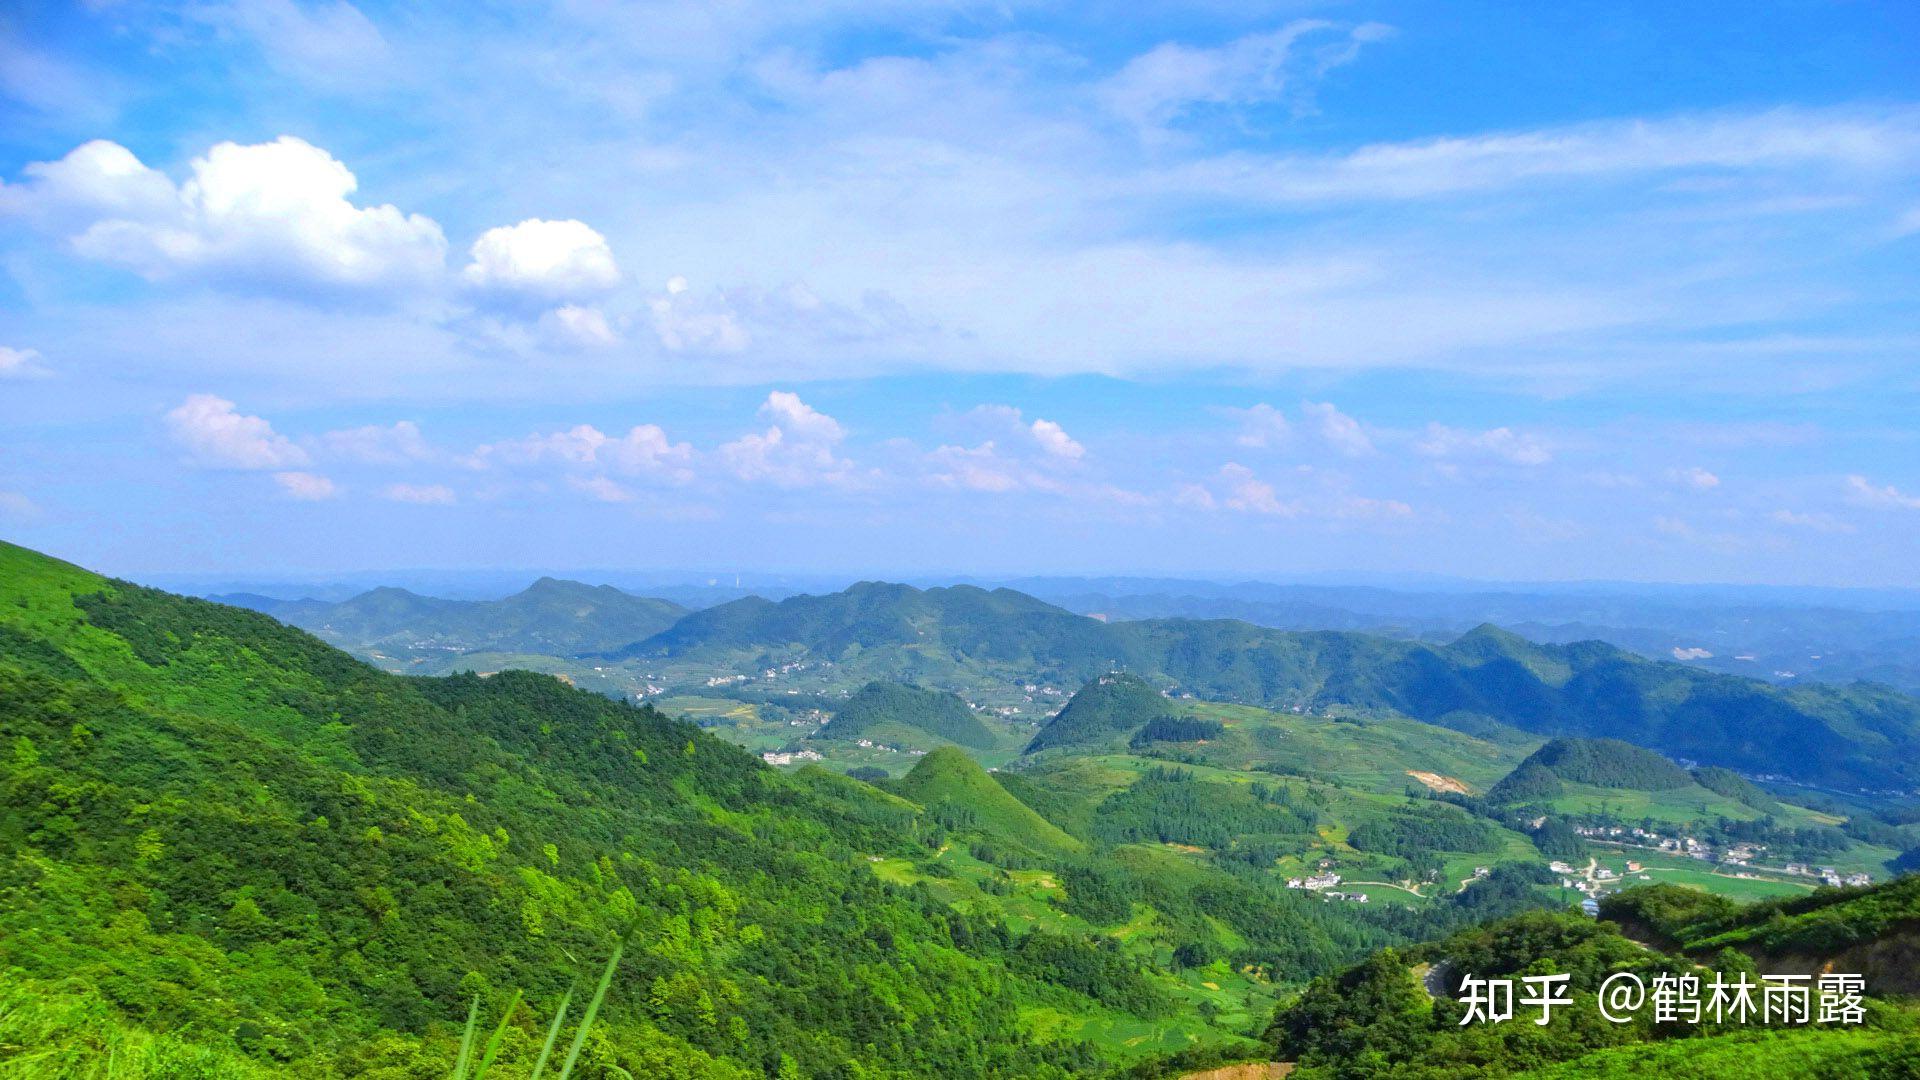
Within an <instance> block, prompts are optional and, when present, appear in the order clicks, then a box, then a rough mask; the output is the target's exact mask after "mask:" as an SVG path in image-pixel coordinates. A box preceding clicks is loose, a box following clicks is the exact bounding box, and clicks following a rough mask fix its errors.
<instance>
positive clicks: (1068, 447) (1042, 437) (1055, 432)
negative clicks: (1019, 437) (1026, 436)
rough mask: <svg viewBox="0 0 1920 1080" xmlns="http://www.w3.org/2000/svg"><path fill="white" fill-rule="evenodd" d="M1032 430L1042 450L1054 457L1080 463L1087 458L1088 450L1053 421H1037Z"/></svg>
mask: <svg viewBox="0 0 1920 1080" xmlns="http://www.w3.org/2000/svg"><path fill="white" fill-rule="evenodd" d="M1031 430H1032V432H1033V438H1034V441H1035V442H1037V443H1039V444H1040V449H1041V450H1043V451H1045V452H1046V453H1048V454H1051V455H1052V456H1054V457H1059V458H1067V459H1069V460H1072V461H1078V460H1079V459H1080V458H1082V457H1085V456H1086V453H1087V448H1086V447H1084V446H1081V445H1080V444H1079V443H1077V442H1075V441H1074V440H1073V437H1072V436H1070V435H1068V434H1067V433H1066V431H1065V430H1064V429H1062V428H1061V427H1060V425H1059V424H1056V423H1054V422H1053V421H1051V420H1035V421H1034V422H1033V427H1032V428H1031Z"/></svg>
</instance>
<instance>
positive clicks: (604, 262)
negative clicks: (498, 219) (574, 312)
mask: <svg viewBox="0 0 1920 1080" xmlns="http://www.w3.org/2000/svg"><path fill="white" fill-rule="evenodd" d="M472 255H473V261H472V262H470V263H468V264H467V267H466V269H465V270H463V271H461V276H462V277H463V278H464V279H465V280H466V282H467V283H468V284H469V285H472V286H474V287H476V288H479V289H484V290H489V291H496V292H503V293H514V294H520V295H524V296H528V297H534V298H539V299H543V300H549V301H551V300H566V299H574V298H578V297H584V296H593V295H597V294H599V293H603V292H606V291H607V290H609V289H611V288H613V287H614V286H616V285H618V284H619V283H620V268H619V267H618V266H617V265H615V263H614V261H613V251H612V249H611V248H609V247H608V246H607V239H606V237H604V236H601V235H600V234H599V233H598V232H596V231H594V230H593V229H592V228H591V227H589V226H588V225H587V224H586V223H585V222H581V221H573V220H566V221H544V220H541V219H539V218H529V219H527V220H526V221H522V222H521V223H519V224H518V225H503V226H501V227H499V228H496V229H488V230H487V231H486V232H484V233H482V234H480V239H478V240H475V241H474V242H473V251H472Z"/></svg>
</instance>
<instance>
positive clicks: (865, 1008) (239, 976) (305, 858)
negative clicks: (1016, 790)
mask: <svg viewBox="0 0 1920 1080" xmlns="http://www.w3.org/2000/svg"><path fill="white" fill-rule="evenodd" d="M0 748H3V749H4V753H3V754H0V853H3V854H0V971H3V972H5V973H6V981H7V982H8V983H9V984H11V986H12V988H13V989H14V990H19V989H21V988H25V990H26V992H27V993H28V994H29V999H30V1000H31V1001H32V1002H34V1003H35V1006H34V1007H35V1008H36V1009H38V1010H40V1012H39V1013H37V1014H35V1015H38V1016H41V1017H42V1018H44V1017H45V1016H49V1015H54V1014H56V1013H58V1012H59V1010H60V1009H68V1014H70V1015H73V1016H94V1017H95V1019H96V1020H99V1021H101V1022H103V1023H105V1022H109V1021H111V1022H114V1023H130V1024H136V1025H140V1026H144V1027H149V1028H154V1029H164V1030H168V1031H175V1032H184V1033H188V1035H187V1036H186V1037H190V1038H192V1039H193V1040H196V1041H197V1042H199V1043H202V1044H204V1045H203V1046H202V1049H204V1050H205V1051H206V1052H208V1053H213V1054H220V1055H239V1056H240V1057H242V1058H244V1059H245V1060H249V1061H253V1062H256V1063H263V1064H267V1065H273V1066H285V1067H286V1068H287V1069H288V1070H290V1071H291V1072H292V1073H293V1074H296V1075H301V1076H311V1077H324V1076H332V1075H365V1076H383V1077H400V1076H408V1077H411V1076H438V1075H444V1074H445V1071H446V1068H447V1065H448V1063H449V1062H450V1061H451V1058H452V1054H453V1049H454V1039H455V1036H454V1031H455V1025H456V1023H457V1022H458V1021H459V1020H460V1019H461V1018H462V1017H463V1016H464V1014H465V1010H466V1007H467V1004H468V1001H469V999H470V998H471V997H472V996H473V995H474V994H476V993H477V994H479V995H480V996H481V998H482V999H483V1001H484V1003H485V1007H486V1009H487V1010H488V1011H489V1012H493V1013H497V1012H498V1010H499V1009H501V1008H502V1007H503V1006H504V1005H505V1003H506V998H507V995H508V993H509V991H510V990H511V989H514V988H520V989H524V990H526V991H527V994H528V997H529V1001H530V1003H531V1004H532V1007H531V1008H527V1007H523V1010H522V1012H521V1013H520V1014H517V1015H516V1018H515V1021H514V1023H513V1032H514V1035H513V1038H512V1039H511V1040H510V1044H509V1048H508V1056H509V1058H513V1059H515V1060H521V1061H524V1058H523V1057H520V1056H519V1055H523V1054H526V1053H529V1052H530V1050H531V1048H532V1044H534V1043H536V1042H537V1040H538V1037H539V1030H538V1029H539V1024H540V1021H541V1019H543V1018H544V1016H545V1015H547V1014H548V1012H549V1011H550V1010H551V1008H552V1005H553V1003H554V1001H555V999H556V998H557V997H558V996H559V994H560V992H561V991H562V990H563V989H564V988H565V986H566V984H567V982H568V980H569V979H570V978H571V977H572V976H573V974H574V973H575V972H576V971H578V970H579V969H580V968H581V967H582V966H586V965H590V964H593V963H596V962H598V960H599V958H601V957H603V956H605V955H606V952H607V949H608V945H609V942H610V940H611V938H612V936H613V935H614V934H615V933H616V932H618V931H620V930H621V929H623V928H626V927H634V928H635V933H634V945H633V946H632V947H631V948H630V950H629V952H628V954H627V959H626V961H624V962H623V964H622V967H621V970H620V973H619V978H618V980H617V982H616V985H615V988H614V991H613V993H612V994H611V995H610V996H609V998H608V999H607V1003H606V1006H605V1008H604V1009H603V1011H602V1013H601V1023H600V1026H599V1027H598V1028H596V1029H595V1031H594V1033H593V1038H592V1039H591V1041H590V1044H589V1058H588V1060H589V1061H590V1063H591V1065H592V1067H591V1070H590V1071H589V1073H588V1074H587V1075H590V1076H598V1075H600V1074H601V1066H602V1065H606V1066H612V1065H615V1064H617V1065H620V1066H621V1067H623V1068H625V1069H626V1070H628V1071H629V1072H630V1073H631V1074H632V1075H635V1076H649V1077H654V1076H660V1077H668V1076H684V1077H694V1076H701V1077H738V1076H761V1075H773V1074H776V1073H778V1074H779V1075H783V1076H787V1075H791V1076H849V1077H850V1076H854V1075H860V1076H898V1077H907V1076H916V1077H917V1076H926V1075H943V1076H987V1075H1021V1076H1046V1075H1064V1074H1065V1073H1066V1072H1069V1071H1071V1072H1073V1073H1076V1074H1078V1073H1083V1072H1085V1071H1088V1070H1097V1069H1098V1067H1099V1060H1100V1059H1099V1055H1098V1054H1096V1052H1095V1051H1093V1050H1092V1049H1090V1048H1088V1047H1086V1046H1083V1045H1074V1044H1067V1043H1052V1044H1042V1043H1038V1042H1036V1041H1035V1039H1034V1038H1033V1037H1032V1034H1031V1031H1030V1028H1029V1027H1028V1025H1027V1024H1026V1023H1025V1022H1024V1021H1023V1020H1022V1015H1023V1010H1027V1009H1032V1008H1046V1009H1051V1010H1056V1011H1061V1012H1064V1013H1067V1014H1075V1015H1090V1014H1103V1013H1108V1012H1112V1011H1114V1010H1121V1011H1124V1009H1125V1008H1126V1002H1125V1001H1117V1002H1106V1001H1102V1000H1100V997H1099V995H1101V994H1102V993H1104V992H1105V989H1106V984H1103V983H1100V982H1098V981H1095V982H1086V981H1081V982H1079V983H1077V984H1075V985H1067V984H1066V983H1063V982H1061V981H1056V980H1055V978H1054V977H1053V975H1052V972H1054V971H1055V970H1056V968H1057V969H1058V970H1069V969H1072V968H1074V967H1075V964H1074V962H1073V958H1074V957H1076V956H1081V955H1083V954H1084V955H1085V956H1086V960H1087V963H1089V964H1095V963H1104V961H1098V958H1097V957H1095V956H1094V955H1093V950H1092V949H1091V947H1090V946H1089V945H1087V944H1086V943H1085V941H1084V940H1082V939H1080V938H1075V937H1071V936H1066V937H1060V938H1058V939H1057V940H1049V942H1048V943H1047V946H1046V948H1047V953H1048V955H1049V956H1054V955H1057V956H1059V957H1061V958H1064V959H1062V961H1061V963H1060V964H1057V965H1042V964H1036V963H1034V962H1032V960H1031V957H1030V956H1029V954H1028V953H1027V952H1023V951H1022V947H1023V943H1022V941H1021V940H1020V939H1019V938H1017V937H1016V936H1014V935H1011V934H1010V933H1009V932H1008V931H1007V929H1006V928H1005V926H1004V925H1002V924H1000V923H998V922H996V921H994V920H993V919H991V918H989V917H985V916H969V915H965V914H962V913H960V912H957V911H955V910H953V909H952V908H951V907H949V906H948V905H947V904H945V903H943V902H940V901H938V900H937V899H935V898H934V897H933V896H932V895H931V894H929V893H928V892H927V891H926V890H924V889H921V888H912V887H900V886H895V885H889V884H886V883H884V882H883V881H881V880H880V879H878V878H877V877H876V876H875V875H874V874H873V873H872V872H871V870H870V867H869V861H868V860H869V859H870V858H878V857H883V856H902V857H908V858H911V857H913V856H914V855H915V853H916V852H923V851H924V850H925V848H924V846H923V844H924V835H923V834H924V830H925V829H926V828H929V827H932V826H930V825H929V824H928V823H926V822H924V821H923V820H922V817H921V815H920V813H919V811H918V809H917V808H916V807H914V806H913V805H911V804H909V803H906V802H904V801H902V800H899V799H896V798H892V797H890V796H887V795H885V794H883V793H881V792H878V791H876V790H874V789H872V788H869V787H867V786H865V785H861V784H858V783H855V782H852V781H847V780H843V779H840V778H837V777H832V776H828V775H825V774H800V775H795V776H792V777H786V776H782V775H780V774H778V773H776V772H774V771H772V770H770V769H767V768H765V767H763V766H761V765H760V764H759V763H758V762H757V761H755V760H754V759H752V758H751V757H749V756H748V755H746V754H745V753H743V752H741V751H739V750H737V749H734V748H732V747H730V746H728V745H726V744H724V743H721V742H719V741H717V740H714V739H712V738H709V737H707V736H705V735H704V734H702V733H700V732H699V731H698V730H697V729H695V728H693V727H691V726H688V725H685V724H681V723H677V722H674V721H671V720H668V719H667V718H665V717H662V716H660V715H658V714H657V713H654V712H653V711H651V710H648V709H644V708H635V707H632V706H629V705H625V704H622V703H618V702H614V701H610V700H608V699H605V698H602V697H598V696H595V695H592V694H587V693H582V692H578V691H574V690H572V689H570V688H568V687H566V686H564V685H562V684H560V683H558V682H556V681H555V680H553V679H550V678H547V677H544V676H537V675H531V674H526V673H514V672H508V673H503V674H501V675H499V676H496V677H493V678H488V679H481V678H477V677H473V676H460V677H453V678H448V679H444V680H408V679H402V678H398V677H394V676H388V675H384V674H381V673H379V672H377V671H375V670H373V669H371V668H369V667H366V666H364V665H362V664H361V663H359V662H357V661H355V660H353V659H351V658H349V657H347V656H346V655H344V654H342V653H339V652H337V651H335V650H333V649H331V648H329V647H327V646H325V645H323V644H321V643H320V642H318V641H316V640H314V639H313V638H311V637H309V636H307V635H306V634H304V633H302V632H300V631H297V630H293V629H290V628H287V627H285V626H282V625H280V624H278V623H275V622H273V621H272V620H270V619H267V618H265V617H264V616H260V615H257V614H255V613H252V612H247V611H242V610H239V609H235V608H230V607H222V606H219V605H214V604H209V603H205V602H201V601H193V600H187V599H183V598H179V597H173V596H169V595H166V594H163V593H158V592H154V591H151V590H147V589H142V588H139V587H136V586H131V585H128V584H125V583H121V582H109V581H106V580H104V579H101V578H98V577H95V576H93V575H90V574H87V573H85V572H84V571H81V570H78V569H77V568H74V567H71V566H68V565H66V564H62V563H58V562H55V561H53V560H50V559H45V558H43V557H40V556H36V555H33V554H32V553H29V552H26V551H24V550H22V549H19V548H15V547H11V546H6V547H0ZM63 1003H64V1004H63ZM536 1010H537V1012H538V1013H539V1014H540V1015H538V1016H536ZM30 1019H31V1018H30V1017H28V1014H27V1013H25V1012H22V1011H21V1010H20V1009H18V1008H14V1009H12V1010H11V1011H8V1012H6V1013H5V1014H4V1016H0V1055H4V1054H9V1053H16V1052H18V1051H19V1050H20V1048H21V1046H22V1045H23V1044H24V1039H25V1038H26V1036H24V1035H21V1034H20V1032H21V1031H22V1030H24V1029H22V1028H19V1027H12V1028H6V1027H5V1025H19V1024H26V1023H28V1021H29V1020H30ZM96 1026H97V1025H96ZM55 1029H56V1030H55V1035H53V1036H48V1035H46V1034H45V1031H46V1030H47V1029H45V1028H44V1027H42V1028H35V1029H33V1030H39V1031H41V1032H42V1034H41V1035H40V1036H36V1040H37V1041H45V1040H48V1039H51V1040H52V1041H53V1042H55V1043H56V1045H51V1046H46V1047H40V1046H36V1047H35V1051H36V1053H37V1052H40V1051H41V1050H45V1051H46V1052H48V1053H58V1052H63V1050H62V1046H60V1045H57V1043H58V1040H59V1039H62V1038H71V1039H75V1040H81V1041H83V1042H84V1041H85V1040H88V1039H92V1038H94V1036H93V1035H90V1034H87V1031H86V1030H83V1029H82V1028H81V1027H80V1026H78V1025H75V1026H72V1027H69V1028H64V1029H62V1028H58V1026H57V1025H55ZM61 1031H64V1032H65V1034H60V1033H59V1032H61ZM78 1045H79V1044H78V1043H76V1044H74V1045H73V1046H67V1047H65V1049H66V1050H74V1046H78ZM74 1052H81V1051H78V1050H74ZM608 1075H612V1074H611V1073H609V1074H608Z"/></svg>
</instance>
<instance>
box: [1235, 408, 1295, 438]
mask: <svg viewBox="0 0 1920 1080" xmlns="http://www.w3.org/2000/svg"><path fill="white" fill-rule="evenodd" d="M1226 413H1227V415H1228V416H1233V417H1237V418H1238V419H1239V421H1240V434H1238V435H1236V436H1234V440H1233V441H1234V442H1235V443H1237V444H1239V445H1241V446H1245V447H1248V448H1249V449H1254V450H1265V449H1267V448H1269V447H1274V446H1278V445H1280V444H1281V443H1283V442H1285V441H1286V439H1287V436H1288V435H1289V434H1290V433H1291V432H1292V431H1293V425H1291V424H1289V423H1287V416H1286V414H1285V413H1283V412H1281V411H1280V410H1279V409H1276V408H1274V407H1273V406H1271V405H1268V404H1267V403H1266V402H1264V401H1263V402H1260V403H1259V404H1256V405H1252V406H1249V407H1247V408H1245V409H1228V410H1226Z"/></svg>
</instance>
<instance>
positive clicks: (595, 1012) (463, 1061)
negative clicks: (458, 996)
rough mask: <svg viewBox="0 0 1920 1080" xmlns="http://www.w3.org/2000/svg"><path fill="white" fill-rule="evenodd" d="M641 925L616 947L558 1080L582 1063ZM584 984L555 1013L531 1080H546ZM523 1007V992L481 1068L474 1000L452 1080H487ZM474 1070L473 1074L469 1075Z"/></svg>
mask: <svg viewBox="0 0 1920 1080" xmlns="http://www.w3.org/2000/svg"><path fill="white" fill-rule="evenodd" d="M639 925H640V924H639V923H637V922H636V923H635V924H633V926H630V927H628V928H627V932H626V933H625V934H623V935H622V936H621V938H620V940H619V941H617V942H615V943H614V946H613V955H612V956H609V957H607V966H606V968H605V969H604V970H602V971H601V972H600V983H599V985H598V986H596V987H595V988H594V991H593V997H592V999H590V1000H589V1001H588V1002H587V1011H586V1012H585V1013H584V1014H582V1016H581V1018H580V1026H579V1027H578V1028H576V1029H575V1030H574V1033H573V1043H572V1045H570V1046H569V1047H568V1048H567V1056H566V1058H565V1060H563V1061H562V1062H561V1063H560V1071H559V1073H557V1074H556V1075H555V1077H554V1080H568V1078H569V1077H571V1076H572V1075H573V1070H574V1066H576V1065H578V1064H579V1063H580V1051H581V1050H582V1049H583V1048H584V1047H585V1046H586V1045H587V1034H588V1033H589V1032H591V1031H592V1030H593V1022H594V1020H595V1019H596V1018H598V1017H599V1015H600V1003H601V1002H603V1001H605V1000H606V999H607V990H608V988H609V987H611V986H612V985H613V973H614V971H615V970H616V969H618V968H619V966H620V956H621V954H622V953H624V952H626V950H627V942H628V941H629V940H630V939H631V938H632V937H633V932H634V930H636V929H638V928H639ZM579 984H580V980H579V979H578V978H575V979H574V985H572V986H569V987H567V992H566V994H565V995H564V996H563V997H561V999H560V1006H559V1008H557V1009H555V1010H554V1013H553V1022H552V1023H551V1024H549V1025H548V1026H547V1041H546V1042H545V1043H544V1044H542V1045H541V1047H540V1056H539V1058H537V1059H536V1060H535V1061H534V1064H533V1072H532V1073H530V1074H528V1078H527V1080H542V1078H543V1077H544V1076H545V1075H546V1071H547V1063H548V1062H549V1061H551V1060H552V1059H553V1050H554V1046H555V1043H556V1042H557V1041H558V1039H559V1037H560V1027H561V1025H562V1024H563V1023H565V1022H566V1019H567V1010H568V1008H569V1007H570V1006H571V1005H572V1004H573V994H574V991H575V990H576V989H577V988H578V987H579ZM519 1007H520V991H518V990H515V991H514V992H513V1000H512V1001H511V1002H509V1003H508V1004H507V1007H506V1009H505V1011H503V1012H502V1013H501V1015H500V1025H499V1026H498V1027H496V1028H494V1029H493V1035H492V1036H491V1037H490V1038H488V1040H487V1044H486V1049H485V1050H484V1051H483V1052H482V1055H481V1058H480V1062H479V1064H478V1066H477V1067H474V1064H473V1048H474V1046H473V1041H474V1037H475V1035H476V1034H478V1032H479V1024H480V995H478V994H475V995H474V996H473V1004H472V1005H471V1006H469V1007H468V1008H467V1023H466V1027H465V1028H464V1029H462V1031H461V1035H460V1056H459V1057H458V1058H456V1059H455V1060H454V1064H453V1074H452V1077H451V1080H486V1076H487V1073H488V1072H489V1071H490V1070H491V1069H492V1068H493V1062H494V1058H495V1057H496V1056H498V1054H499V1053H500V1042H501V1040H502V1039H504V1038H505V1037H506V1034H507V1024H508V1022H509V1021H511V1020H512V1019H513V1011H514V1010H515V1009H517V1008H519ZM604 1068H606V1069H607V1070H608V1071H610V1072H614V1073H617V1074H619V1075H622V1076H626V1077H627V1078H628V1080H632V1077H631V1075H630V1074H628V1073H627V1071H626V1070H625V1069H622V1068H620V1067H619V1066H617V1065H607V1066H604ZM470 1069H471V1071H469V1070H470Z"/></svg>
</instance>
